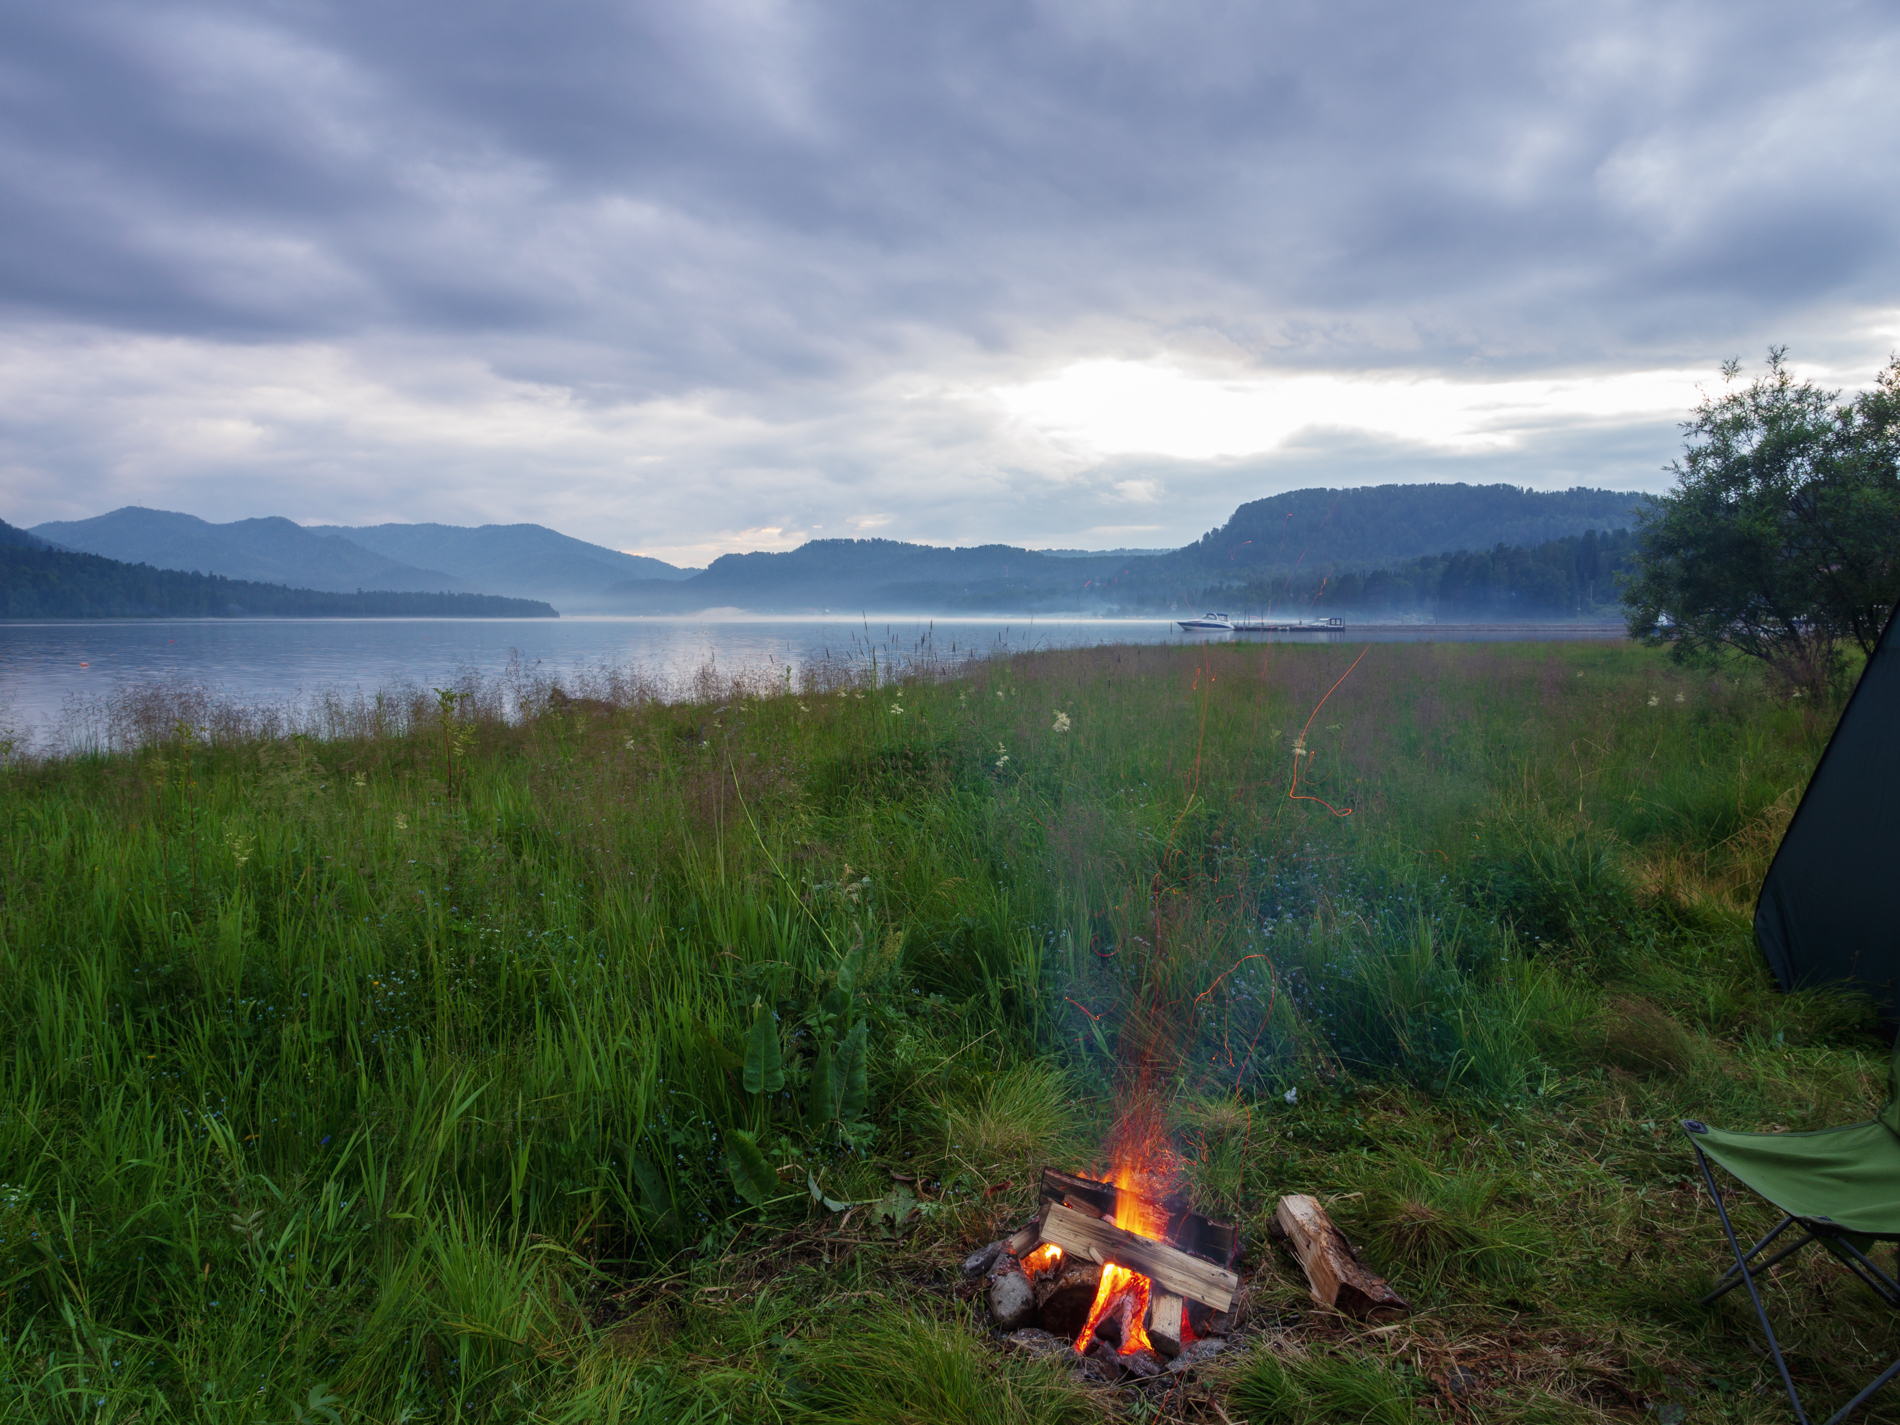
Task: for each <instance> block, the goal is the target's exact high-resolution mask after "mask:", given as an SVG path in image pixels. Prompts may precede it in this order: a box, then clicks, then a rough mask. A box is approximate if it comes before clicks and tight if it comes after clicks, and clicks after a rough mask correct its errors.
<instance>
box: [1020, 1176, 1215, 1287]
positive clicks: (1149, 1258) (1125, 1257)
mask: <svg viewBox="0 0 1900 1425" xmlns="http://www.w3.org/2000/svg"><path fill="white" fill-rule="evenodd" d="M1042 1240H1043V1241H1045V1242H1053V1243H1055V1244H1056V1245H1057V1246H1058V1247H1060V1248H1062V1250H1063V1251H1064V1252H1065V1253H1072V1254H1074V1255H1076V1256H1079V1257H1082V1258H1084V1259H1086V1260H1091V1261H1096V1262H1100V1263H1102V1264H1103V1265H1105V1266H1106V1265H1108V1264H1110V1263H1113V1264H1114V1265H1116V1266H1119V1267H1123V1268H1125V1269H1127V1270H1128V1271H1131V1272H1138V1273H1140V1274H1141V1275H1142V1276H1145V1277H1147V1278H1149V1279H1150V1280H1151V1281H1153V1282H1155V1283H1157V1284H1158V1285H1159V1286H1161V1287H1162V1288H1163V1289H1164V1290H1166V1291H1169V1292H1172V1293H1173V1294H1175V1295H1177V1296H1191V1297H1193V1298H1194V1299H1195V1300H1196V1301H1203V1302H1206V1303H1207V1304H1208V1305H1209V1306H1211V1307H1213V1308H1214V1309H1215V1310H1216V1311H1226V1310H1227V1309H1228V1308H1229V1307H1231V1306H1232V1305H1233V1304H1234V1293H1235V1291H1237V1290H1238V1289H1239V1287H1240V1278H1239V1277H1237V1276H1235V1275H1234V1274H1233V1273H1232V1272H1230V1271H1228V1270H1227V1269H1226V1268H1225V1267H1219V1266H1215V1265H1214V1264H1213V1263H1212V1262H1209V1261H1207V1260H1205V1259H1203V1258H1201V1257H1194V1256H1189V1255H1188V1254H1187V1253H1186V1252H1182V1251H1179V1250H1177V1249H1176V1248H1173V1247H1170V1246H1169V1245H1168V1244H1167V1243H1165V1242H1157V1241H1155V1240H1154V1239H1153V1238H1151V1237H1144V1236H1142V1235H1141V1234H1140V1233H1138V1232H1130V1231H1128V1230H1126V1229H1125V1228H1121V1227H1116V1226H1113V1225H1112V1224H1110V1223H1107V1222H1104V1221H1102V1220H1101V1219H1100V1218H1099V1217H1090V1216H1088V1215H1086V1214H1085V1213H1081V1212H1077V1211H1075V1210H1074V1209H1073V1208H1070V1207H1066V1206H1064V1205H1063V1204H1061V1203H1056V1202H1052V1203H1050V1204H1049V1205H1048V1206H1047V1207H1045V1208H1044V1209H1043V1219H1042Z"/></svg>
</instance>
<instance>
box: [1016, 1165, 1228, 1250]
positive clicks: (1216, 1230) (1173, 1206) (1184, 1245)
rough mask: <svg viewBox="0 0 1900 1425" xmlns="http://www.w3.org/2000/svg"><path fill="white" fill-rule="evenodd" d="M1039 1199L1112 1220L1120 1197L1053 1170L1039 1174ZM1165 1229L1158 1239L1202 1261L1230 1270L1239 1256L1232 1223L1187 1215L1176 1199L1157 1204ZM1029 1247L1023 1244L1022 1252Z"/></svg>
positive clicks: (1112, 1189)
mask: <svg viewBox="0 0 1900 1425" xmlns="http://www.w3.org/2000/svg"><path fill="white" fill-rule="evenodd" d="M1040 1196H1041V1199H1042V1201H1044V1202H1060V1203H1063V1204H1065V1205H1066V1206H1068V1207H1072V1208H1076V1209H1077V1210H1079V1211H1092V1212H1094V1213H1095V1215H1096V1216H1097V1217H1106V1218H1109V1219H1110V1220H1111V1221H1112V1220H1114V1219H1115V1218H1116V1217H1117V1215H1118V1212H1119V1210H1120V1198H1121V1193H1120V1191H1119V1189H1117V1188H1116V1186H1115V1184H1114V1183H1104V1182H1097V1181H1096V1180H1095V1179H1094V1178H1084V1177H1077V1176H1076V1175H1075V1174H1074V1173H1065V1172H1061V1171H1059V1170H1057V1169H1055V1168H1044V1169H1043V1170H1042V1181H1041V1191H1040ZM1157 1206H1158V1207H1159V1208H1160V1211H1161V1214H1162V1215H1164V1216H1165V1218H1166V1221H1167V1226H1166V1228H1165V1230H1164V1231H1162V1232H1161V1233H1160V1234H1159V1235H1161V1236H1163V1237H1165V1238H1166V1240H1167V1241H1168V1243H1169V1245H1170V1246H1174V1247H1178V1248H1180V1250H1182V1251H1183V1252H1187V1253H1190V1254H1192V1255H1193V1256H1196V1257H1205V1258H1206V1259H1207V1260H1208V1261H1210V1262H1215V1263H1218V1264H1219V1265H1221V1266H1223V1267H1231V1266H1233V1264H1234V1262H1235V1261H1236V1260H1237V1259H1238V1258H1239V1256H1240V1245H1241V1243H1240V1231H1239V1229H1238V1228H1236V1227H1235V1226H1234V1225H1233V1224H1232V1223H1228V1222H1215V1221H1213V1220H1212V1219H1210V1218H1207V1217H1203V1216H1202V1215H1201V1214H1200V1213H1198V1212H1190V1211H1188V1209H1187V1204H1186V1203H1185V1202H1183V1201H1181V1200H1180V1199H1178V1198H1172V1197H1171V1198H1168V1199H1167V1200H1165V1201H1163V1202H1161V1203H1159V1204H1157ZM1030 1245H1032V1244H1030V1243H1025V1244H1024V1249H1025V1250H1027V1248H1028V1246H1030Z"/></svg>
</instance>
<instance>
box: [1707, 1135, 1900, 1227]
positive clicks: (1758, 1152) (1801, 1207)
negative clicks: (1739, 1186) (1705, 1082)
mask: <svg viewBox="0 0 1900 1425" xmlns="http://www.w3.org/2000/svg"><path fill="white" fill-rule="evenodd" d="M1683 1127H1684V1128H1686V1129H1688V1130H1689V1132H1690V1133H1691V1135H1693V1137H1694V1140H1695V1143H1696V1146H1697V1147H1699V1148H1701V1150H1702V1151H1703V1152H1704V1153H1706V1154H1708V1156H1709V1157H1710V1158H1711V1159H1712V1160H1713V1161H1715V1162H1717V1163H1720V1164H1721V1165H1722V1166H1723V1167H1724V1168H1726V1169H1728V1171H1729V1172H1731V1173H1733V1174H1734V1175H1735V1176H1736V1177H1737V1178H1739V1179H1741V1180H1742V1181H1743V1182H1744V1183H1747V1184H1748V1186H1749V1187H1751V1188H1753V1189H1754V1190H1755V1191H1756V1192H1758V1193H1760V1194H1761V1196H1763V1197H1765V1198H1767V1199H1768V1201H1770V1202H1772V1203H1773V1204H1774V1205H1775V1206H1776V1207H1778V1208H1780V1209H1781V1210H1782V1211H1783V1212H1785V1213H1787V1214H1788V1215H1789V1216H1790V1217H1800V1218H1820V1219H1822V1220H1823V1221H1826V1222H1831V1223H1833V1224H1834V1225H1835V1226H1836V1227H1839V1228H1842V1229H1844V1230H1845V1231H1848V1232H1854V1233H1864V1234H1866V1235H1867V1236H1869V1237H1900V1137H1896V1136H1895V1135H1894V1133H1893V1130H1892V1129H1890V1128H1888V1127H1887V1125H1886V1124H1884V1123H1882V1122H1880V1120H1879V1119H1873V1120H1870V1121H1869V1122H1866V1123H1854V1124H1849V1125H1848V1126H1847V1127H1845V1128H1824V1129H1822V1130H1821V1131H1820V1132H1818V1133H1730V1132H1728V1131H1727V1130H1725V1129H1721V1128H1710V1127H1707V1126H1706V1125H1704V1124H1700V1123H1697V1124H1693V1125H1692V1124H1687V1123H1685V1124H1684V1125H1683Z"/></svg>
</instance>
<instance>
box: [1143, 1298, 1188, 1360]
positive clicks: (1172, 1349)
mask: <svg viewBox="0 0 1900 1425" xmlns="http://www.w3.org/2000/svg"><path fill="white" fill-rule="evenodd" d="M1186 1325H1187V1302H1186V1300H1185V1299H1184V1298H1182V1297H1180V1296H1177V1295H1176V1294H1175V1293H1173V1292H1171V1291H1157V1292H1155V1293H1154V1297H1153V1300H1152V1301H1151V1302H1150V1303H1149V1306H1148V1340H1149V1342H1150V1343H1151V1344H1152V1345H1153V1346H1154V1349H1155V1354H1156V1355H1160V1356H1166V1357H1168V1358H1169V1359H1170V1360H1172V1359H1173V1358H1174V1357H1176V1356H1178V1355H1180V1354H1181V1347H1182V1346H1184V1345H1185V1344H1186V1343H1187V1342H1188V1341H1191V1340H1192V1339H1193V1337H1191V1336H1189V1335H1188V1334H1187V1332H1186V1330H1185V1327H1186Z"/></svg>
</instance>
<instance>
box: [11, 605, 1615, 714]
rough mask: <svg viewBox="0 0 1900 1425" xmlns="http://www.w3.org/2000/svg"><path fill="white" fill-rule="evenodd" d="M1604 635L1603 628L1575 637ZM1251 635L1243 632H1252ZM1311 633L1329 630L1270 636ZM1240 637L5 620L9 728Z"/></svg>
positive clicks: (755, 626) (890, 627)
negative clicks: (169, 712) (100, 702)
mask: <svg viewBox="0 0 1900 1425" xmlns="http://www.w3.org/2000/svg"><path fill="white" fill-rule="evenodd" d="M1566 632H1567V634H1568V636H1570V637H1577V636H1585V637H1598V638H1600V637H1602V636H1603V634H1602V632H1601V631H1592V630H1581V629H1579V630H1576V631H1566ZM1254 636H1256V635H1248V637H1254ZM1269 636H1270V637H1277V638H1282V639H1286V640H1289V641H1296V642H1313V641H1318V640H1321V639H1324V638H1326V637H1327V636H1326V635H1310V634H1293V635H1269ZM1553 636H1565V635H1564V634H1553V633H1551V632H1550V631H1548V630H1543V631H1539V630H1534V629H1525V630H1508V629H1506V630H1499V629H1487V630H1456V629H1453V628H1448V627H1447V628H1438V627H1434V626H1432V625H1416V626H1412V627H1409V628H1403V629H1380V630H1371V629H1367V630H1360V631H1355V630H1353V629H1351V628H1347V629H1343V630H1341V631H1340V632H1339V633H1338V634H1336V635H1333V636H1332V637H1334V638H1338V639H1341V640H1353V639H1367V638H1369V639H1378V640H1381V641H1386V640H1398V639H1403V640H1407V641H1411V640H1418V639H1438V638H1453V639H1461V640H1464V639H1473V638H1483V639H1487V640H1488V639H1497V638H1526V637H1533V638H1549V637H1553ZM1207 637H1216V638H1226V637H1231V635H1191V634H1183V633H1182V632H1181V631H1180V630H1179V629H1177V628H1176V627H1175V626H1174V625H1173V624H1172V623H1171V622H1168V621H1167V620H1164V619H1160V618H1152V619H1093V618H1088V619H1084V618H1077V619H1020V620H1000V619H934V620H932V619H916V618H911V619H865V618H856V619H842V618H839V619H706V618H563V619H177V620H126V621H122V622H98V623H0V724H11V725H12V726H14V727H16V728H18V729H20V730H21V731H30V732H32V733H34V734H36V735H37V736H44V735H45V734H46V733H48V732H50V731H51V730H52V729H53V728H55V727H56V726H57V725H58V723H59V721H60V719H61V718H62V717H70V716H71V714H72V712H73V710H74V709H75V708H76V707H78V706H81V705H83V704H85V703H87V702H90V701H96V700H97V699H99V698H101V697H103V696H105V695H107V694H109V693H110V692H111V691H112V690H113V689H114V688H115V687H118V686H122V685H124V684H128V683H151V682H159V681H164V680H169V679H186V680H190V681H192V682H195V683H203V684H206V685H208V686H210V687H211V688H213V689H215V690H217V691H218V692H220V693H222V694H225V695H228V696H234V697H239V698H243V699H246V700H252V701H267V700H284V701H294V700H296V699H298V698H300V697H306V696H309V695H311V694H314V693H319V692H324V691H343V692H354V691H361V692H366V693H367V692H374V691H375V690H376V689H377V688H379V687H385V688H386V687H397V686H402V685H410V686H421V687H424V688H428V687H435V686H441V685H445V684H447V683H449V682H450V681H452V680H453V679H455V678H456V677H457V676H458V675H461V674H464V673H467V672H470V671H473V672H477V673H481V674H486V675H489V676H494V675H496V674H499V673H501V672H502V671H503V670H504V669H505V668H506V667H507V666H508V664H509V661H510V659H511V658H515V657H518V658H519V660H520V662H521V663H522V664H523V665H524V666H526V667H527V668H529V669H531V670H533V671H537V672H539V673H541V674H547V675H553V676H556V677H559V676H562V675H564V674H569V673H574V672H581V671H585V670H588V669H595V668H600V667H603V666H606V667H617V668H628V669H635V670H638V671H640V672H642V673H644V674H645V675H647V676H648V677H650V678H653V679H655V680H656V681H659V682H661V683H663V684H666V685H668V686H675V687H677V686H679V685H681V684H683V683H685V682H686V681H687V680H688V679H690V678H691V676H692V675H693V674H694V673H695V672H696V671H697V670H699V669H700V668H702V667H704V666H706V665H707V664H712V665H714V666H716V667H717V668H719V669H721V670H725V671H731V672H734V673H739V672H770V673H774V674H776V673H780V672H782V670H783V669H784V668H786V667H787V666H789V667H790V668H791V669H792V670H793V673H794V676H796V674H797V673H798V671H799V670H800V669H803V668H805V667H807V666H808V665H810V664H812V663H814V662H819V661H823V660H833V661H840V660H842V661H848V662H861V663H868V662H869V661H870V659H871V658H872V656H873V655H874V654H875V656H876V657H877V658H878V660H879V662H880V665H882V666H889V665H891V664H893V663H896V664H899V665H901V664H902V663H904V662H905V661H907V660H910V659H914V658H917V657H919V656H935V657H937V658H950V659H960V658H962V657H964V656H965V655H966V654H968V653H969V652H971V651H975V652H976V653H978V654H980V655H988V654H992V653H996V652H1013V651H1020V650H1025V649H1036V648H1073V647H1078V646H1090V645H1095V644H1102V643H1170V642H1173V643H1180V642H1189V641H1196V640H1199V639H1204V638H1207Z"/></svg>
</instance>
